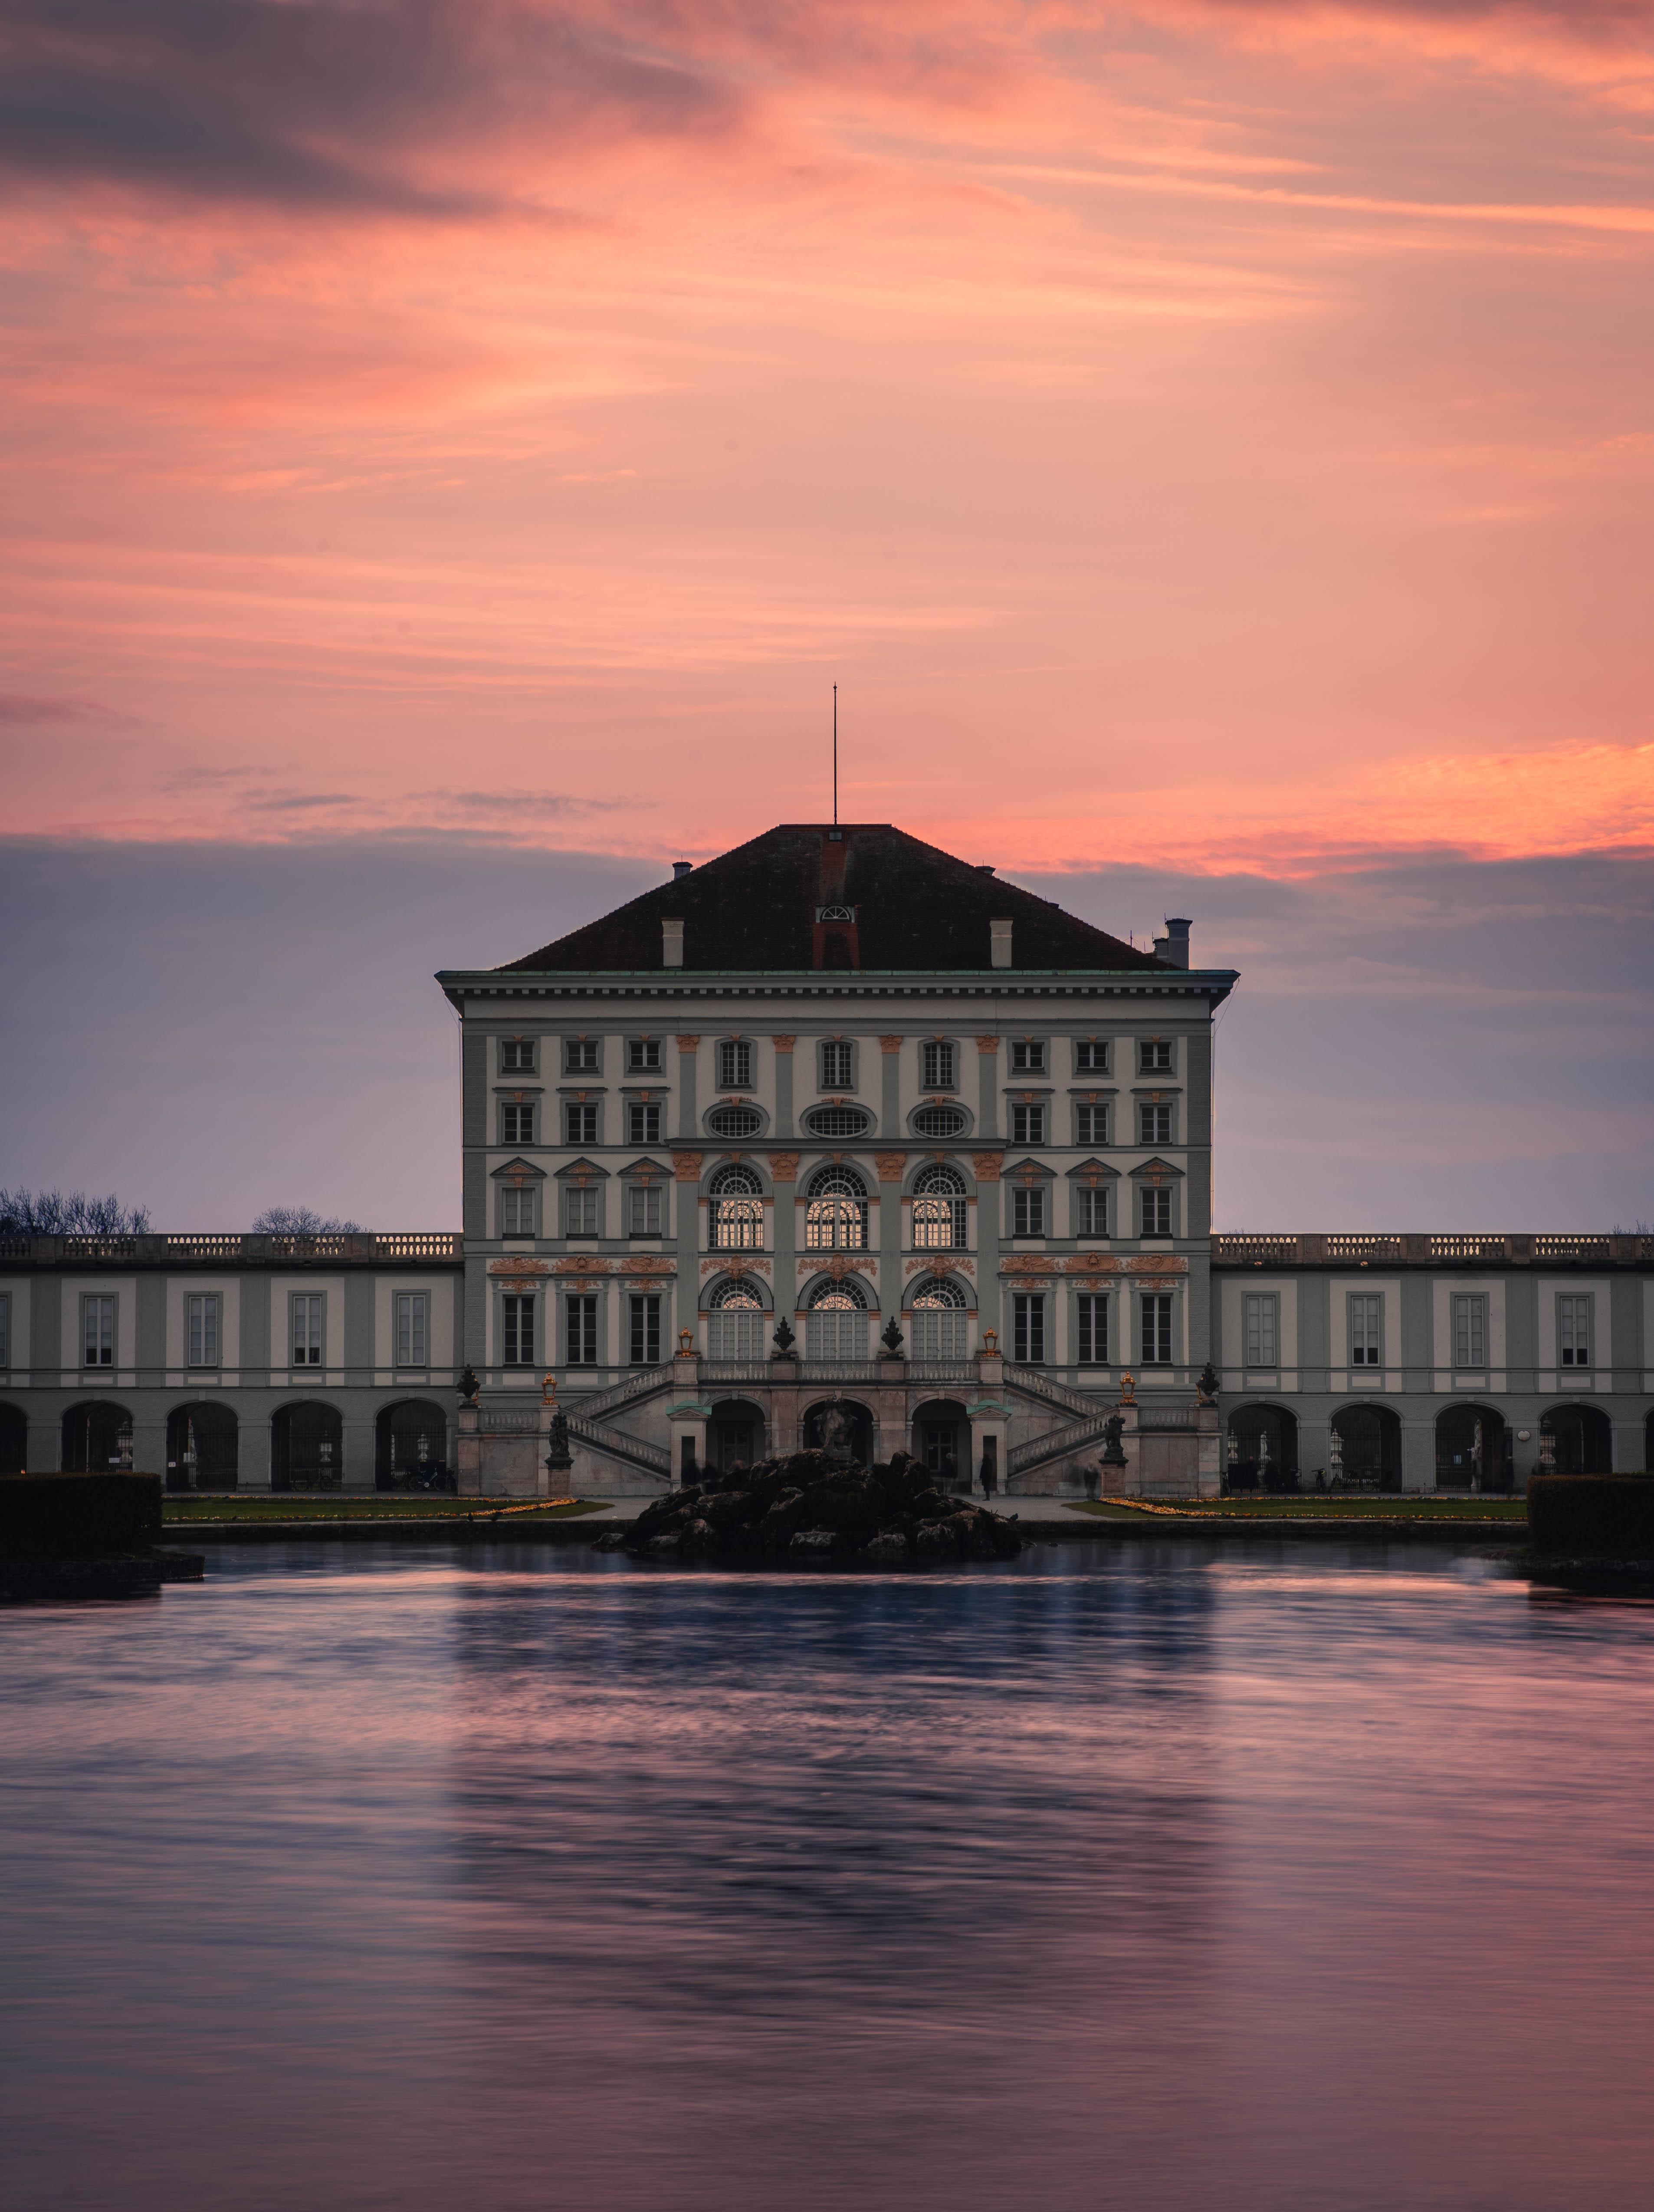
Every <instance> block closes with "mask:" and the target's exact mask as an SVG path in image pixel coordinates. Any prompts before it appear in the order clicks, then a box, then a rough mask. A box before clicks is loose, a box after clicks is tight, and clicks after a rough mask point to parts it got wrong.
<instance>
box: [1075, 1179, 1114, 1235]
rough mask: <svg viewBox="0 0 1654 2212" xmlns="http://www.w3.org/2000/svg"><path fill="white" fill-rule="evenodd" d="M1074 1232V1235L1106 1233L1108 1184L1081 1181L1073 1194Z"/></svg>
mask: <svg viewBox="0 0 1654 2212" xmlns="http://www.w3.org/2000/svg"><path fill="white" fill-rule="evenodd" d="M1074 1233H1075V1236H1076V1237H1106V1236H1107V1234H1108V1185H1107V1184H1106V1182H1105V1183H1081V1185H1080V1186H1079V1188H1077V1189H1076V1190H1075V1194H1074Z"/></svg>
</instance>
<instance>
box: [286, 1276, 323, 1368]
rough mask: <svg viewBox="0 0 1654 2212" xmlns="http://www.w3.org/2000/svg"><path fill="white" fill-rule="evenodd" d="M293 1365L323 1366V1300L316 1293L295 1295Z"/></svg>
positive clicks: (296, 1292) (299, 1292)
mask: <svg viewBox="0 0 1654 2212" xmlns="http://www.w3.org/2000/svg"><path fill="white" fill-rule="evenodd" d="M293 1364H294V1366H295V1367H319V1366H320V1365H321V1364H322V1300H321V1297H320V1294H319V1293H318V1292H317V1291H295V1292H294V1299H293Z"/></svg>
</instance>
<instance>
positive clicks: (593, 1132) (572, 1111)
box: [506, 1103, 597, 1145]
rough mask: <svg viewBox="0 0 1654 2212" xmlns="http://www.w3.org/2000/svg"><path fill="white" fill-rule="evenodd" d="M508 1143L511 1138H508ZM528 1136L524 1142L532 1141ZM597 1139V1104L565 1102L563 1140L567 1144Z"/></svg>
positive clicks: (590, 1141) (583, 1143)
mask: <svg viewBox="0 0 1654 2212" xmlns="http://www.w3.org/2000/svg"><path fill="white" fill-rule="evenodd" d="M510 1141H511V1139H509V1138H507V1139H506V1142H507V1143H508V1144H509V1143H510ZM532 1141H533V1139H532V1137H531V1136H530V1137H526V1138H524V1143H531V1142H532ZM563 1142H564V1143H565V1144H566V1145H595V1144H596V1143H597V1108H596V1107H595V1106H590V1105H576V1104H573V1103H567V1104H565V1106H564V1108H563Z"/></svg>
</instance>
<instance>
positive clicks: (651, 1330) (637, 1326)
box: [627, 1291, 660, 1367]
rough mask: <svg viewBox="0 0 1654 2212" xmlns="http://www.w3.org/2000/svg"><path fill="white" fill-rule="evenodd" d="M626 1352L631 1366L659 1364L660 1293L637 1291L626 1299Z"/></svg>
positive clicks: (653, 1365)
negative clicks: (627, 1309)
mask: <svg viewBox="0 0 1654 2212" xmlns="http://www.w3.org/2000/svg"><path fill="white" fill-rule="evenodd" d="M627 1306H628V1308H629V1311H628V1314H627V1321H628V1324H629V1326H628V1328H627V1356H628V1358H630V1360H631V1363H632V1364H633V1367H657V1366H658V1365H659V1364H660V1293H659V1291H634V1292H633V1294H632V1296H631V1297H630V1298H629V1299H628V1300H627Z"/></svg>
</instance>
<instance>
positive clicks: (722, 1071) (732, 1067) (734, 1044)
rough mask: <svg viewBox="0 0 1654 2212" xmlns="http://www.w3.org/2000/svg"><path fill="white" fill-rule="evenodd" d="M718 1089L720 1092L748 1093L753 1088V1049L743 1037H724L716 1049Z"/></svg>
mask: <svg viewBox="0 0 1654 2212" xmlns="http://www.w3.org/2000/svg"><path fill="white" fill-rule="evenodd" d="M752 1087H753V1048H752V1046H751V1045H750V1044H749V1043H748V1041H747V1039H746V1038H745V1037H724V1038H723V1039H721V1040H720V1042H719V1044H718V1089H719V1090H720V1091H750V1090H751V1089H752Z"/></svg>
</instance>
